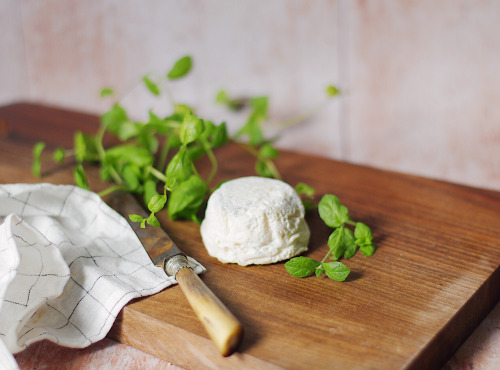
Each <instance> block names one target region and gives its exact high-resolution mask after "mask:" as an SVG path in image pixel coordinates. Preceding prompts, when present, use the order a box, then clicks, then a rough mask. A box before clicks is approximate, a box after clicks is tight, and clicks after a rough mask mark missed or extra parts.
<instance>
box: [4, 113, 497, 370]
mask: <svg viewBox="0 0 500 370" xmlns="http://www.w3.org/2000/svg"><path fill="white" fill-rule="evenodd" d="M97 124H98V118H97V117H95V116H92V115H88V114H83V113H76V112H70V111H65V110H61V109H56V108H50V107H43V106H38V105H31V104H16V105H11V106H6V107H2V108H0V182H1V183H18V182H29V183H34V182H40V181H44V182H51V183H72V175H71V165H70V164H67V165H63V166H57V165H52V164H49V163H47V165H46V166H45V167H44V178H43V179H41V180H40V179H38V178H35V177H33V176H32V175H31V173H30V168H31V147H32V145H33V143H34V142H36V141H38V140H45V141H47V142H48V143H49V144H50V146H51V147H55V146H67V147H68V146H71V145H72V137H73V133H74V130H76V129H83V130H84V131H87V132H94V130H95V128H96V126H97ZM306 145H307V143H304V146H306ZM384 145H385V144H384ZM216 154H217V157H218V159H219V164H220V169H219V174H218V175H217V178H216V180H215V181H216V182H217V181H219V180H222V179H229V178H234V177H239V176H244V175H252V174H253V159H252V158H250V157H249V156H248V154H247V153H246V152H245V151H243V150H242V149H240V148H239V147H238V146H235V145H230V146H228V147H225V148H222V149H221V150H219V151H218V152H217V153H216ZM277 166H278V168H279V170H280V171H281V173H282V174H283V176H284V179H285V180H286V181H287V182H289V183H290V184H291V185H295V184H296V183H297V182H299V181H303V182H306V183H308V184H310V185H312V186H314V187H315V188H316V190H317V193H318V199H319V197H320V196H321V195H323V194H325V193H333V194H335V195H337V196H338V197H339V198H340V200H341V201H342V202H343V203H344V204H345V205H346V206H347V207H348V208H349V209H350V211H351V217H352V218H353V219H355V220H358V221H363V222H364V223H366V224H368V225H370V226H371V228H372V231H373V233H374V238H375V242H376V245H377V252H376V253H375V255H373V256H372V257H369V258H365V257H363V256H362V255H361V253H358V254H357V255H356V256H355V257H353V258H352V259H350V260H347V261H344V262H345V263H346V265H348V266H349V267H350V268H351V271H352V273H351V276H350V277H349V278H348V280H347V281H346V282H344V283H338V282H335V281H333V280H330V279H326V278H315V277H314V278H306V279H296V278H293V277H291V276H289V275H288V274H287V272H286V271H285V269H284V267H283V263H277V264H273V265H267V266H249V267H241V266H236V265H228V264H222V263H219V262H218V261H217V260H215V259H213V258H211V257H209V256H208V254H207V253H206V251H205V249H204V247H203V244H202V242H201V238H200V235H199V227H198V226H197V225H196V224H194V223H192V222H187V221H180V222H179V221H176V222H172V221H170V220H169V219H168V217H167V215H166V214H161V215H160V221H161V223H162V227H163V228H164V229H165V230H166V231H167V232H168V233H169V234H170V236H171V237H172V238H173V239H174V240H175V242H176V243H177V244H178V246H179V247H180V248H181V249H183V250H184V251H185V252H187V253H188V254H190V255H191V256H193V257H194V258H196V259H198V260H199V261H200V262H201V263H203V264H204V265H205V266H206V267H207V272H206V273H205V274H203V276H202V279H203V280H204V282H205V283H206V284H207V285H208V286H209V287H210V288H211V289H212V290H213V292H214V293H215V294H216V295H217V296H218V297H219V298H220V299H221V300H222V301H223V302H224V303H225V304H226V305H227V306H228V308H229V309H230V310H231V311H232V312H233V313H234V314H235V316H237V317H238V318H239V319H240V320H241V322H242V323H243V324H244V326H245V336H244V339H243V343H242V345H241V348H240V350H239V352H238V353H236V354H233V355H232V356H230V357H227V358H223V357H222V356H221V355H220V354H219V353H218V352H217V350H216V348H215V346H214V345H213V344H212V343H211V342H210V340H209V339H207V338H208V336H207V335H206V333H205V332H204V330H203V328H202V327H201V325H200V324H199V322H198V319H197V318H196V316H195V315H194V313H193V311H192V309H191V308H190V306H189V304H188V302H187V301H186V299H185V297H184V296H183V294H182V292H181V290H180V288H179V287H178V286H174V287H171V288H168V289H167V290H165V291H163V292H161V293H159V294H156V295H154V296H151V297H147V298H144V299H141V300H136V301H134V302H132V303H130V304H129V305H127V306H126V307H125V308H124V309H123V310H122V313H121V314H120V315H119V317H118V318H117V320H116V322H115V325H114V326H113V329H112V330H111V332H110V333H109V336H110V337H111V338H115V339H117V340H119V341H122V342H124V343H127V344H130V345H132V346H135V347H136V348H139V349H141V350H143V351H145V352H148V353H152V354H154V355H155V356H158V357H160V358H163V359H165V360H167V361H169V362H172V363H174V364H176V365H179V366H183V367H186V368H208V367H218V368H224V367H226V368H236V367H238V368H245V367H248V368H267V367H268V368H273V367H283V368H290V369H294V368H297V369H303V368H381V369H382V368H383V369H397V368H420V369H422V368H439V367H441V366H442V365H443V364H444V363H445V362H446V360H447V359H448V358H449V357H450V356H451V355H452V354H453V353H454V351H455V350H456V349H457V348H458V347H459V346H460V345H461V344H462V343H463V341H464V340H465V339H466V338H467V336H468V335H469V334H470V333H471V332H472V330H473V329H474V328H475V327H476V326H477V325H478V324H479V323H480V321H481V320H482V319H483V318H484V316H485V315H486V314H487V313H488V312H489V311H490V310H491V309H492V307H493V306H494V305H495V304H496V303H497V302H498V301H499V298H500V289H499V287H500V269H499V264H500V248H499V247H498V246H499V245H500V193H498V192H494V191H487V190H481V189H477V188H471V187H465V186H461V185H455V184H450V183H446V182H442V181H436V180H431V179H424V178H420V177H415V176H409V175H404V174H399V173H394V172H388V171H381V170H377V169H373V168H368V167H363V166H357V165H353V164H349V163H344V162H338V161H333V160H329V159H325V158H320V157H315V156H310V155H305V154H299V153H295V152H286V151H284V152H282V155H281V157H280V158H279V159H278V161H277ZM89 171H90V183H91V186H93V188H94V189H95V190H100V189H102V188H103V187H104V186H105V185H104V184H101V183H100V182H99V181H98V180H97V169H93V168H89ZM307 221H308V223H309V225H310V228H311V232H312V236H311V242H310V247H309V251H308V252H307V253H306V254H305V255H307V256H310V257H314V258H317V259H321V258H322V257H323V255H324V254H325V253H326V250H327V245H326V241H327V238H328V235H329V233H330V230H329V229H328V227H326V226H325V225H324V224H323V223H322V221H321V220H320V219H319V217H318V216H317V214H316V213H315V212H312V213H310V214H308V216H307Z"/></svg>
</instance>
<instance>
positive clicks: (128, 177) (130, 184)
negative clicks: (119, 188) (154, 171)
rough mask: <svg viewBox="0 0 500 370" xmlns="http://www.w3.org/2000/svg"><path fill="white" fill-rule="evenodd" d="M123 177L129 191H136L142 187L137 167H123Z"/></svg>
mask: <svg viewBox="0 0 500 370" xmlns="http://www.w3.org/2000/svg"><path fill="white" fill-rule="evenodd" d="M121 175H122V177H123V179H124V180H125V183H126V185H127V189H128V190H129V191H134V190H136V189H137V188H138V187H139V186H140V181H139V176H140V171H139V169H138V168H137V167H135V166H130V165H126V166H124V167H123V169H122V171H121Z"/></svg>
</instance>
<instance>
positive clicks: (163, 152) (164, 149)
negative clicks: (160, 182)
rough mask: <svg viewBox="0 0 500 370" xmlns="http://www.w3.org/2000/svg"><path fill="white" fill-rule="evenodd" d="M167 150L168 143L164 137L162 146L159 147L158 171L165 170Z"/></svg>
mask: <svg viewBox="0 0 500 370" xmlns="http://www.w3.org/2000/svg"><path fill="white" fill-rule="evenodd" d="M169 150H170V148H169V145H168V139H167V138H165V141H164V142H163V146H162V147H161V152H160V159H159V162H158V168H159V169H160V171H165V167H166V163H167V157H168V152H169Z"/></svg>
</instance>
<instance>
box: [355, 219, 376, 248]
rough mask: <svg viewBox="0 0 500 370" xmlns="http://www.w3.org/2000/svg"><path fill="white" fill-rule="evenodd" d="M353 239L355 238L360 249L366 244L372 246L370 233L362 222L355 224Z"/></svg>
mask: <svg viewBox="0 0 500 370" xmlns="http://www.w3.org/2000/svg"><path fill="white" fill-rule="evenodd" d="M354 237H355V238H356V244H357V245H359V246H360V247H361V246H363V245H366V244H372V240H373V234H372V231H371V230H370V228H369V227H368V226H366V225H365V224H364V223H362V222H357V223H356V227H355V228H354Z"/></svg>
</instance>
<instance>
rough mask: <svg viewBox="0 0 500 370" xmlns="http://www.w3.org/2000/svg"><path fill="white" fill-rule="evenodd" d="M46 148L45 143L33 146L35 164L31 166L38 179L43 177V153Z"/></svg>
mask: <svg viewBox="0 0 500 370" xmlns="http://www.w3.org/2000/svg"><path fill="white" fill-rule="evenodd" d="M44 148H45V143H43V142H38V143H36V144H35V145H34V146H33V164H32V166H31V172H32V173H33V175H35V176H38V177H41V176H42V171H41V170H42V151H43V149H44Z"/></svg>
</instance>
